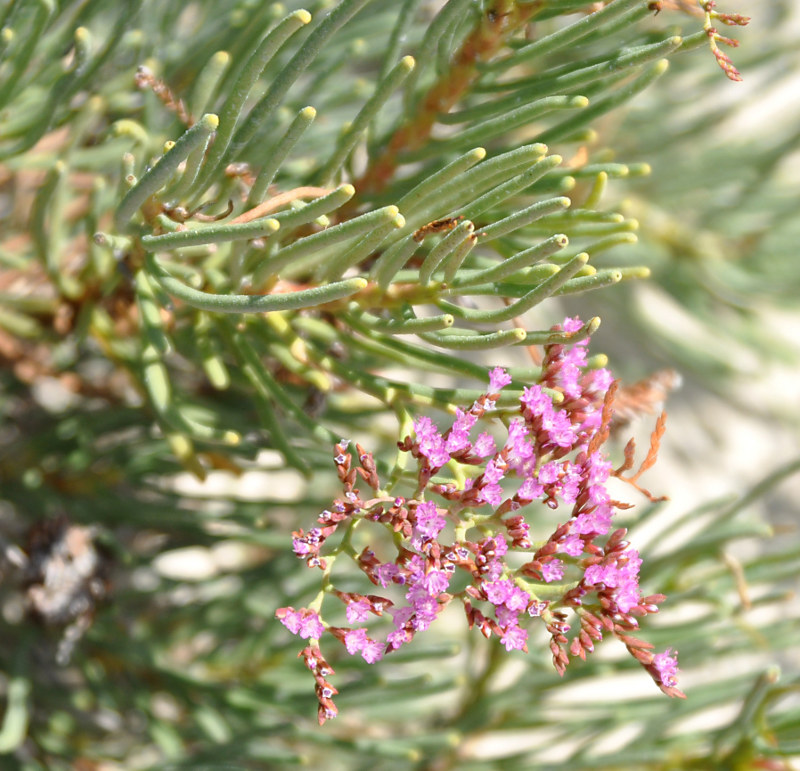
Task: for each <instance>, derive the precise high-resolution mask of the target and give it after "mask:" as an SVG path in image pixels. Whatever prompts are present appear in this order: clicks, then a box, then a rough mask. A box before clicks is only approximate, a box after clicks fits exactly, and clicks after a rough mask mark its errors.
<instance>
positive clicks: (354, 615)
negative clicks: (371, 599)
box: [346, 600, 370, 624]
mask: <svg viewBox="0 0 800 771" xmlns="http://www.w3.org/2000/svg"><path fill="white" fill-rule="evenodd" d="M369 610H370V608H369V603H368V602H367V601H366V600H356V601H355V602H350V603H348V604H347V611H346V613H347V621H348V623H350V624H357V623H359V622H362V621H366V620H367V619H368V618H369Z"/></svg>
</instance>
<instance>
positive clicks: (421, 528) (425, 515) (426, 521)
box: [414, 501, 445, 540]
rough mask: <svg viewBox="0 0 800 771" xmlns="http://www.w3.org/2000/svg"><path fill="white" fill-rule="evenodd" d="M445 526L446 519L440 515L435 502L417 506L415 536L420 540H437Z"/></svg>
mask: <svg viewBox="0 0 800 771" xmlns="http://www.w3.org/2000/svg"><path fill="white" fill-rule="evenodd" d="M444 526H445V520H444V517H442V516H440V515H439V512H438V511H437V509H436V504H435V503H434V502H433V501H425V502H424V503H420V504H419V505H418V506H417V510H416V521H415V524H414V535H416V536H417V537H418V538H420V539H423V540H424V539H428V538H436V537H437V536H438V535H439V533H441V532H442V528H444Z"/></svg>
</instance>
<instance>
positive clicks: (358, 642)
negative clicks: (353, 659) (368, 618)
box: [344, 629, 367, 656]
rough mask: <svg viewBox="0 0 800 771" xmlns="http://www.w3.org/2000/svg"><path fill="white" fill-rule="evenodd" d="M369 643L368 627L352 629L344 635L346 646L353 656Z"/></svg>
mask: <svg viewBox="0 0 800 771" xmlns="http://www.w3.org/2000/svg"><path fill="white" fill-rule="evenodd" d="M366 644H367V630H366V629H351V630H350V631H348V632H347V633H346V634H345V636H344V647H345V648H347V652H348V653H349V654H350V655H351V656H352V655H354V654H356V653H358V652H359V651H360V650H363V648H364V646H365V645H366Z"/></svg>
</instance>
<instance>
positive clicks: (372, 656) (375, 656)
mask: <svg viewBox="0 0 800 771" xmlns="http://www.w3.org/2000/svg"><path fill="white" fill-rule="evenodd" d="M383 648H384V646H383V644H382V643H379V642H378V641H377V640H372V639H370V638H369V637H368V638H367V641H366V643H365V644H364V646H363V648H362V649H361V658H363V659H364V661H366V662H367V664H374V663H375V662H376V661H380V660H381V659H382V658H383Z"/></svg>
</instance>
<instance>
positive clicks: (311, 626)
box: [275, 607, 325, 640]
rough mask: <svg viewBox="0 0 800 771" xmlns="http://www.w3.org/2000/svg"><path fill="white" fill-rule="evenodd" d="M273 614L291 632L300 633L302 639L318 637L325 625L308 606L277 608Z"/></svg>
mask: <svg viewBox="0 0 800 771" xmlns="http://www.w3.org/2000/svg"><path fill="white" fill-rule="evenodd" d="M275 615H276V616H277V618H278V619H279V620H280V622H281V623H282V624H283V625H284V626H285V627H286V628H287V629H288V630H289V631H290V632H291V633H292V634H296V635H300V637H302V638H303V639H305V640H307V639H309V638H312V637H313V638H314V639H319V638H320V637H321V636H322V634H323V632H324V631H325V627H324V626H323V625H322V621H321V620H320V617H319V616H318V615H317V614H316V612H315V611H313V610H309V609H308V608H300V610H295V609H294V608H291V607H290V608H278V610H277V611H275Z"/></svg>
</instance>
